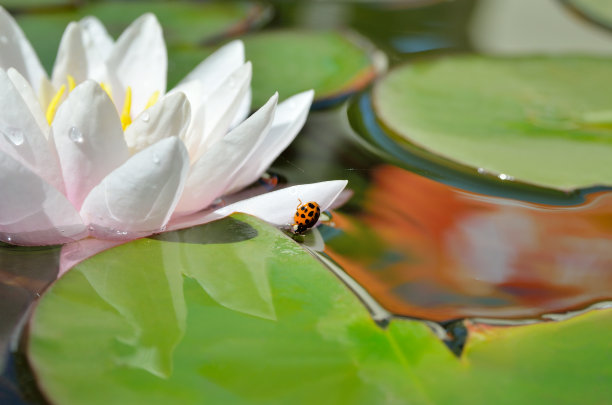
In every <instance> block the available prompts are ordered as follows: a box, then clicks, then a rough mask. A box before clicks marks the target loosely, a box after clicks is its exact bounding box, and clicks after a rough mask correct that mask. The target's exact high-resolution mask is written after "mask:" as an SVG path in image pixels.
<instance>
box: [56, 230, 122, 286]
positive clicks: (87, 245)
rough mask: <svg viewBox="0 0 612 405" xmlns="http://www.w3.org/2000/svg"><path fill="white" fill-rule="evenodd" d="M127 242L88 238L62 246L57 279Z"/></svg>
mask: <svg viewBox="0 0 612 405" xmlns="http://www.w3.org/2000/svg"><path fill="white" fill-rule="evenodd" d="M127 242H128V241H127V240H103V239H94V238H87V239H81V240H78V241H76V242H72V243H68V244H66V245H64V246H62V250H61V252H60V262H59V272H58V274H57V278H60V277H61V276H63V275H64V274H65V273H66V272H67V271H68V270H70V269H71V268H73V267H74V266H76V265H77V264H79V263H81V262H82V261H83V260H85V259H89V258H90V257H92V256H93V255H96V254H98V253H100V252H103V251H105V250H108V249H110V248H113V247H115V246H119V245H121V244H123V243H127Z"/></svg>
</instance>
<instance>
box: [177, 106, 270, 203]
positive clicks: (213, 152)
mask: <svg viewBox="0 0 612 405" xmlns="http://www.w3.org/2000/svg"><path fill="white" fill-rule="evenodd" d="M277 100H278V94H275V95H273V96H272V97H271V98H270V100H268V102H267V103H266V104H265V105H264V106H263V107H261V108H260V109H259V110H258V111H256V112H255V113H254V114H253V115H252V116H250V117H249V118H248V119H247V120H246V121H244V122H243V123H242V124H240V125H239V126H237V127H236V128H234V129H233V130H232V131H231V132H230V133H229V134H227V135H226V136H225V137H224V138H223V139H221V140H219V141H218V142H217V143H215V144H214V145H213V146H212V147H211V148H210V149H208V150H207V151H206V152H205V153H204V154H203V155H202V157H200V158H199V159H198V160H197V161H196V162H195V163H194V164H193V166H192V167H191V170H190V172H189V176H188V178H187V183H186V185H185V191H184V192H183V195H182V197H181V200H180V201H179V204H178V206H177V207H176V212H177V214H179V215H184V214H188V213H191V212H195V211H199V210H201V209H203V208H206V207H207V206H208V205H210V203H211V202H213V201H214V200H215V199H216V198H217V197H219V196H221V195H222V194H223V192H224V191H225V189H226V187H227V185H228V184H229V182H231V180H232V178H233V177H234V176H236V173H237V172H238V171H239V170H240V168H241V167H242V165H243V164H244V162H245V161H246V160H248V159H249V158H250V156H251V155H252V154H253V151H254V150H255V147H256V146H257V144H258V143H259V142H260V141H261V139H262V138H263V136H265V134H266V133H267V132H268V130H269V129H270V126H271V124H272V119H273V118H274V111H275V109H276V102H277Z"/></svg>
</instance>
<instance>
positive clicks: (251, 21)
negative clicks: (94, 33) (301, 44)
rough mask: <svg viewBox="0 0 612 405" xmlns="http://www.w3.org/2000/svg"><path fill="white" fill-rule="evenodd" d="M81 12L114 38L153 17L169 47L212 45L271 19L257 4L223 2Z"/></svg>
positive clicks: (124, 5)
mask: <svg viewBox="0 0 612 405" xmlns="http://www.w3.org/2000/svg"><path fill="white" fill-rule="evenodd" d="M80 12H81V14H83V15H95V16H96V17H98V18H100V20H101V21H102V22H103V23H104V24H105V25H106V27H107V29H108V31H109V33H111V34H112V35H115V36H116V35H118V34H120V33H121V32H122V31H123V30H124V29H125V28H126V27H127V26H128V25H129V24H130V23H131V22H132V21H134V20H135V19H136V18H138V17H139V16H141V15H142V14H144V13H153V14H155V15H156V16H157V18H158V19H159V22H160V23H161V25H162V27H163V28H164V36H165V38H166V41H167V43H168V44H172V45H176V44H204V43H210V42H212V41H214V40H217V39H220V38H222V37H223V36H227V35H235V34H237V33H240V32H243V31H246V30H247V29H248V28H250V27H251V26H253V25H258V24H261V23H263V21H264V20H266V19H267V17H268V15H269V9H268V8H267V7H265V6H263V5H261V4H258V3H251V2H221V1H217V2H206V3H196V2H186V1H182V2H160V3H151V2H133V1H130V2H121V3H119V2H109V3H94V4H91V5H89V6H85V7H83V8H82V9H81V10H80Z"/></svg>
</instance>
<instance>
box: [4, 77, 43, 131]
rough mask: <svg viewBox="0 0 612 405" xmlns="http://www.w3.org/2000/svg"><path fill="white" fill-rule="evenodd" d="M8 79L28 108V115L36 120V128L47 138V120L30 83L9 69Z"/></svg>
mask: <svg viewBox="0 0 612 405" xmlns="http://www.w3.org/2000/svg"><path fill="white" fill-rule="evenodd" d="M6 73H7V74H8V77H9V79H11V81H12V82H13V85H14V86H15V88H16V89H17V91H19V94H21V98H22V99H23V101H24V102H25V103H26V105H27V106H28V109H29V110H30V113H32V116H33V117H34V119H35V120H36V123H37V124H38V127H39V128H40V130H41V131H42V133H43V135H44V136H45V138H48V137H49V129H50V128H49V124H48V123H47V118H46V117H45V113H44V112H43V110H42V107H41V105H40V102H39V101H38V97H36V93H35V92H34V89H33V88H32V86H31V85H30V83H29V82H28V81H27V80H26V79H25V77H23V76H22V75H21V73H19V72H18V71H17V70H15V69H13V68H10V69H9V70H8V72H6Z"/></svg>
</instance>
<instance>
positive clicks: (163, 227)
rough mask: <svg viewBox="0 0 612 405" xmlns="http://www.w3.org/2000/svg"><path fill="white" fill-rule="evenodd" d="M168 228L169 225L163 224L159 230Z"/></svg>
mask: <svg viewBox="0 0 612 405" xmlns="http://www.w3.org/2000/svg"><path fill="white" fill-rule="evenodd" d="M166 229H168V225H162V226H161V228H159V231H160V232H166Z"/></svg>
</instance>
